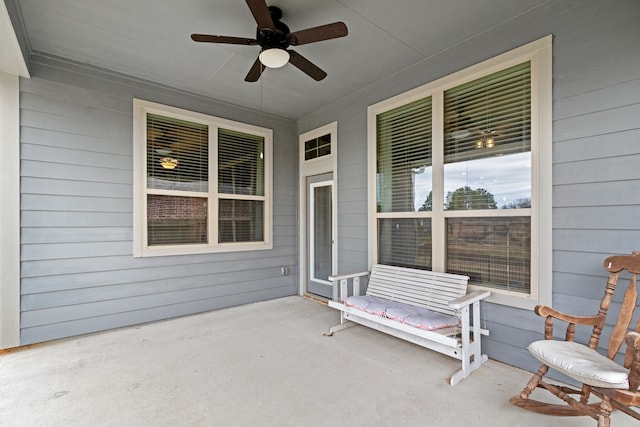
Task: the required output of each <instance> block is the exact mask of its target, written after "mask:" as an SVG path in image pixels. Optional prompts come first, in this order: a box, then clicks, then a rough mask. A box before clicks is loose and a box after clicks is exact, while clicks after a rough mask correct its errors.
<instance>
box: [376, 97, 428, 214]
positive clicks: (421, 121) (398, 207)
mask: <svg viewBox="0 0 640 427" xmlns="http://www.w3.org/2000/svg"><path fill="white" fill-rule="evenodd" d="M376 132H377V133H376V135H377V153H376V154H377V177H378V178H377V181H378V182H377V185H378V188H377V197H378V212H414V211H415V210H416V208H415V206H416V188H415V187H416V181H415V175H416V174H419V173H422V172H424V170H425V168H428V167H431V162H432V111H431V97H426V98H423V99H420V100H417V101H414V102H412V103H410V104H407V105H403V106H401V107H398V108H395V109H393V110H389V111H386V112H384V113H381V114H378V116H377V123H376ZM422 202H424V199H422V200H420V203H422Z"/></svg>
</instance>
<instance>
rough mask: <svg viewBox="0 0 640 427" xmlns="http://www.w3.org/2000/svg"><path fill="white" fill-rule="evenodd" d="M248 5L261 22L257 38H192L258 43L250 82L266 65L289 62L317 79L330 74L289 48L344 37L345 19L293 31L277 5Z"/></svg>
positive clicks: (253, 0)
mask: <svg viewBox="0 0 640 427" xmlns="http://www.w3.org/2000/svg"><path fill="white" fill-rule="evenodd" d="M247 5H248V6H249V9H250V10H251V13H252V14H253V18H254V19H255V20H256V23H257V24H258V28H257V31H256V38H255V39H249V38H243V37H229V36H214V35H209V34H191V39H192V40H194V41H196V42H204V43H225V44H240V45H247V46H255V45H259V46H260V47H261V48H262V50H261V52H260V55H259V56H258V58H257V59H256V61H255V62H254V63H253V66H252V67H251V69H250V70H249V73H248V74H247V76H246V77H245V78H244V80H245V81H247V82H255V81H258V79H259V78H260V75H262V72H263V71H264V69H265V68H266V67H269V68H279V67H282V66H284V65H285V64H286V63H287V62H289V63H291V64H292V65H293V66H295V67H297V68H298V69H300V70H301V71H302V72H303V73H305V74H307V75H308V76H309V77H311V78H312V79H314V80H316V81H320V80H322V79H324V78H325V77H327V73H325V72H324V71H323V70H322V69H320V68H319V67H318V66H317V65H315V64H313V63H312V62H311V61H309V60H308V59H306V58H305V57H304V56H302V55H300V54H299V53H297V52H294V51H293V50H291V49H289V46H300V45H303V44H309V43H315V42H319V41H323V40H330V39H335V38H339V37H345V36H346V35H347V34H348V30H347V26H346V25H345V24H344V22H334V23H332V24H326V25H320V26H318V27H312V28H307V29H306V30H300V31H295V32H293V33H292V32H290V31H289V27H287V26H286V25H285V24H284V23H283V22H281V21H280V18H282V11H281V10H280V9H279V8H278V7H276V6H267V4H266V3H265V0H247Z"/></svg>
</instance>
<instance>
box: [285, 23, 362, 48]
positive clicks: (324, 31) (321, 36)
mask: <svg viewBox="0 0 640 427" xmlns="http://www.w3.org/2000/svg"><path fill="white" fill-rule="evenodd" d="M347 34H349V30H347V26H346V25H345V23H344V22H334V23H333V24H326V25H320V26H318V27H313V28H307V29H306V30H300V31H295V32H293V33H290V34H287V41H288V42H289V44H291V45H293V46H300V45H302V44H307V43H313V42H319V41H322V40H330V39H337V38H339V37H344V36H346V35H347Z"/></svg>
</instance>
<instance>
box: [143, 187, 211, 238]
mask: <svg viewBox="0 0 640 427" xmlns="http://www.w3.org/2000/svg"><path fill="white" fill-rule="evenodd" d="M147 234H148V244H149V246H154V245H181V244H189V243H207V199H205V198H201V197H176V196H158V195H152V194H149V195H148V196H147Z"/></svg>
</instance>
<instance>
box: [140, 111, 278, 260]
mask: <svg viewBox="0 0 640 427" xmlns="http://www.w3.org/2000/svg"><path fill="white" fill-rule="evenodd" d="M134 144H135V146H136V150H135V151H134V164H135V166H134V177H135V178H134V181H135V183H134V186H135V188H136V191H135V195H134V211H135V212H134V216H135V221H134V230H135V238H134V253H135V255H136V256H153V255H173V254H186V253H202V252H217V251H238V250H255V249H268V248H271V247H272V244H271V225H270V224H271V219H270V218H269V214H270V212H271V184H270V182H271V152H272V132H271V131H270V130H268V129H262V128H256V127H254V126H250V125H245V124H242V123H237V122H231V121H228V120H223V119H217V118H215V117H211V116H206V115H202V114H198V113H192V112H189V111H185V110H180V109H176V108H172V107H167V106H163V105H159V104H154V103H149V102H146V101H140V100H134Z"/></svg>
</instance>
